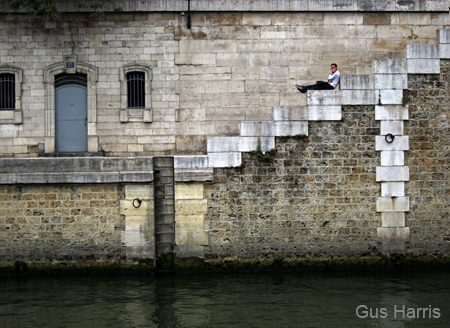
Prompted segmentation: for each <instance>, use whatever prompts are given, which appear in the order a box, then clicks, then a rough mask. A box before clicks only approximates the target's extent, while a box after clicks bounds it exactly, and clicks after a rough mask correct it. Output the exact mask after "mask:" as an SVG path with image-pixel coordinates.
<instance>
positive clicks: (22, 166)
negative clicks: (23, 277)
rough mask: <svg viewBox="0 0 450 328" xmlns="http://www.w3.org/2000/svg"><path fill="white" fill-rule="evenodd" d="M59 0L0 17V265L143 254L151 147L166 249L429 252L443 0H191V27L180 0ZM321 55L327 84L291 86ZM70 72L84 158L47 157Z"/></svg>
mask: <svg viewBox="0 0 450 328" xmlns="http://www.w3.org/2000/svg"><path fill="white" fill-rule="evenodd" d="M60 4H61V11H62V15H61V20H60V21H41V20H28V18H26V16H24V15H23V14H21V13H12V12H7V10H6V9H4V10H2V13H3V14H1V19H0V26H1V29H0V75H4V76H6V75H8V76H14V81H15V82H14V90H15V93H14V97H15V108H14V109H2V110H0V157H1V158H0V167H1V169H0V184H1V188H0V191H1V192H0V262H4V263H9V264H10V263H13V262H14V261H16V260H23V261H27V262H30V263H60V262H64V263H70V262H72V263H103V262H109V263H118V262H129V263H136V262H141V261H148V260H153V259H154V258H155V207H154V202H155V188H154V170H153V156H170V157H174V167H175V172H174V174H175V175H174V181H175V189H174V193H175V194H174V209H175V213H174V214H175V226H174V227H175V240H174V248H173V249H174V252H175V255H177V256H180V257H192V256H193V257H200V258H220V257H224V256H231V257H235V256H236V257H244V258H260V257H270V256H273V255H274V254H277V253H281V254H285V255H286V256H292V257H295V256H312V257H326V256H344V255H355V254H356V255H366V256H371V255H378V254H396V253H401V254H410V255H417V254H447V253H448V250H449V242H450V237H449V235H450V233H449V230H448V220H449V214H448V213H449V204H450V202H449V197H450V193H449V190H450V187H449V174H448V173H447V172H448V169H449V168H448V162H449V161H448V152H449V148H448V144H449V141H450V140H449V138H450V137H449V135H450V134H449V123H448V119H449V105H448V104H449V93H450V92H449V90H450V89H449V72H448V70H449V61H448V60H449V59H450V32H449V30H448V29H447V28H448V26H449V24H450V21H449V8H448V3H447V1H440V0H416V1H381V0H380V1H363V0H352V1H331V0H323V1H312V0H311V1H309V0H291V1H281V2H280V1H270V0H261V1H252V2H239V3H236V2H235V1H221V2H217V1H207V0H205V1H200V0H199V1H192V12H191V13H190V14H191V18H192V26H191V27H190V28H188V26H187V12H186V11H187V7H186V8H185V7H183V4H182V2H180V1H172V0H158V1H151V2H145V3H141V2H140V1H125V2H123V1H121V2H118V1H117V2H115V1H111V2H109V4H108V5H107V6H106V7H105V8H104V10H105V11H104V12H100V13H94V12H90V10H89V9H79V8H76V7H74V6H73V2H71V1H64V2H60ZM330 45H332V46H330ZM331 62H336V63H337V64H338V66H339V69H340V71H341V74H342V81H341V85H340V88H339V89H338V90H333V91H323V92H311V93H308V95H307V96H305V95H301V94H299V93H298V92H297V91H296V90H295V88H294V84H296V83H299V84H302V83H310V82H314V81H316V80H323V79H324V77H325V76H326V75H327V74H328V69H329V65H330V63H331ZM130 72H140V73H142V74H143V76H144V77H145V85H144V87H143V90H144V92H145V106H143V107H142V108H130V107H129V106H128V102H127V101H128V97H129V94H128V91H127V90H128V89H127V76H128V73H130ZM75 73H76V74H81V75H83V76H85V77H86V85H85V89H86V111H87V115H86V132H85V133H86V138H87V144H86V150H85V151H82V152H77V153H64V152H58V151H57V149H58V143H59V142H60V140H58V138H57V133H56V131H57V128H58V112H59V111H60V108H59V105H58V101H56V100H57V99H56V98H57V94H56V84H55V79H57V77H60V76H70V75H73V74H75ZM2 96H5V95H2ZM391 139H392V141H391ZM138 203H139V206H138V207H136V206H135V205H136V204H138Z"/></svg>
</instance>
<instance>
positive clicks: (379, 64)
mask: <svg viewBox="0 0 450 328" xmlns="http://www.w3.org/2000/svg"><path fill="white" fill-rule="evenodd" d="M372 73H374V74H406V73H408V71H407V65H406V60H405V59H374V60H373V61H372Z"/></svg>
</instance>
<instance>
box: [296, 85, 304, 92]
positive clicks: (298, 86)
mask: <svg viewBox="0 0 450 328" xmlns="http://www.w3.org/2000/svg"><path fill="white" fill-rule="evenodd" d="M295 87H296V88H297V90H298V91H302V92H303V91H304V89H303V87H302V86H301V85H298V84H296V85H295Z"/></svg>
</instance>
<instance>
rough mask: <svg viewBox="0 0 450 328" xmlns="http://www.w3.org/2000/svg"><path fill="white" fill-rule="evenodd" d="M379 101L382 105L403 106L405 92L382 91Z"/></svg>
mask: <svg viewBox="0 0 450 328" xmlns="http://www.w3.org/2000/svg"><path fill="white" fill-rule="evenodd" d="M378 99H379V103H380V104H381V105H401V104H402V103H403V90H380V92H379V98H378Z"/></svg>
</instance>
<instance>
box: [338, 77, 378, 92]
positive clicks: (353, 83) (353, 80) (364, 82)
mask: <svg viewBox="0 0 450 328" xmlns="http://www.w3.org/2000/svg"><path fill="white" fill-rule="evenodd" d="M373 88H374V76H373V75H369V74H352V75H347V74H346V75H341V81H340V89H341V90H361V89H373Z"/></svg>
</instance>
